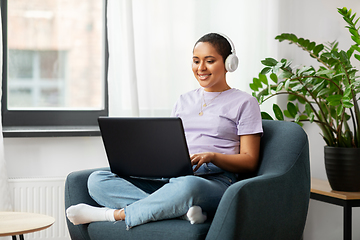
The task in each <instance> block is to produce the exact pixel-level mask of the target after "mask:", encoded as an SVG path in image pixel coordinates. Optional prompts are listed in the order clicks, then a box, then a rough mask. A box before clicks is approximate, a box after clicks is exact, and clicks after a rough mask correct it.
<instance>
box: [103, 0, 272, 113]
mask: <svg viewBox="0 0 360 240" xmlns="http://www.w3.org/2000/svg"><path fill="white" fill-rule="evenodd" d="M277 16H278V0H253V1H245V0H241V1H239V0H227V1H222V0H196V1H195V0H172V1H168V0H109V1H108V16H107V17H108V37H109V53H110V59H109V112H110V116H169V115H170V113H171V109H172V107H173V105H174V103H175V101H176V100H177V98H178V97H179V95H180V94H182V93H185V92H187V91H190V90H192V89H194V88H197V87H198V84H197V82H196V80H195V78H194V76H193V74H192V71H191V61H192V49H193V46H194V43H195V42H196V41H197V40H198V39H199V38H200V37H201V36H202V35H204V34H206V33H209V32H220V33H224V34H226V35H228V36H229V37H230V38H231V39H232V41H233V42H234V44H235V48H236V52H237V55H238V57H239V60H240V66H239V68H238V70H237V71H235V72H234V73H228V76H227V78H228V82H229V85H230V86H231V87H236V88H239V89H241V90H243V91H247V92H251V90H250V88H249V83H250V82H251V81H252V79H253V78H254V77H257V75H258V73H259V72H260V70H261V68H262V65H261V63H260V60H262V59H264V58H265V57H268V56H273V57H276V55H277V49H276V41H275V40H274V37H275V36H276V34H278V32H277V26H278V17H277Z"/></svg>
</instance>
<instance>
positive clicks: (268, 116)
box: [261, 112, 274, 120]
mask: <svg viewBox="0 0 360 240" xmlns="http://www.w3.org/2000/svg"><path fill="white" fill-rule="evenodd" d="M261 118H262V119H267V120H274V119H273V118H272V117H271V116H270V115H269V114H268V113H267V112H261Z"/></svg>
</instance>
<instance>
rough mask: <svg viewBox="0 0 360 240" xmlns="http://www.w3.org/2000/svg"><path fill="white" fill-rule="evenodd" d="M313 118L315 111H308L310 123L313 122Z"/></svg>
mask: <svg viewBox="0 0 360 240" xmlns="http://www.w3.org/2000/svg"><path fill="white" fill-rule="evenodd" d="M314 119H315V113H313V112H312V113H310V116H309V120H310V123H313V122H314Z"/></svg>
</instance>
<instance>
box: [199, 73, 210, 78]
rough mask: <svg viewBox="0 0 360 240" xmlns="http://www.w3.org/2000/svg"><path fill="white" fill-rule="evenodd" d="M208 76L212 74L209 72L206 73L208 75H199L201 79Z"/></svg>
mask: <svg viewBox="0 0 360 240" xmlns="http://www.w3.org/2000/svg"><path fill="white" fill-rule="evenodd" d="M208 76H210V75H209V74H206V75H199V77H200V78H201V79H204V78H207V77H208Z"/></svg>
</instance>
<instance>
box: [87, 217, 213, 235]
mask: <svg viewBox="0 0 360 240" xmlns="http://www.w3.org/2000/svg"><path fill="white" fill-rule="evenodd" d="M210 224H211V221H206V222H205V223H203V224H190V222H189V221H186V220H180V219H175V220H164V221H157V222H149V223H147V224H143V225H140V226H136V227H134V228H131V229H129V230H126V225H125V222H124V221H118V222H94V223H91V224H89V226H88V232H89V235H90V236H91V239H92V240H96V239H98V240H104V239H126V240H131V239H136V240H148V239H159V240H161V239H164V240H165V239H166V240H172V239H174V240H178V239H182V240H186V239H191V240H200V239H205V237H206V234H207V232H208V230H209V228H210Z"/></svg>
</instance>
